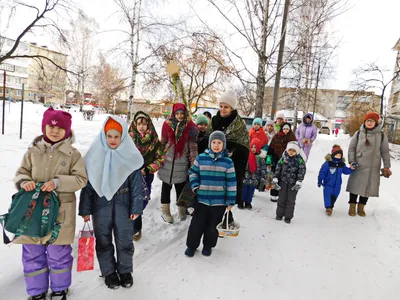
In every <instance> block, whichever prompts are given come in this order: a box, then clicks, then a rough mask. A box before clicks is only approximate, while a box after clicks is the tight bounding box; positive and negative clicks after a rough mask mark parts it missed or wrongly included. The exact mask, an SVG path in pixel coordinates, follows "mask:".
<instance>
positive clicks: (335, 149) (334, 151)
mask: <svg viewBox="0 0 400 300" xmlns="http://www.w3.org/2000/svg"><path fill="white" fill-rule="evenodd" d="M336 154H341V155H342V157H343V150H342V148H340V146H339V145H336V144H335V145H333V147H332V151H331V155H332V157H335V155H336Z"/></svg>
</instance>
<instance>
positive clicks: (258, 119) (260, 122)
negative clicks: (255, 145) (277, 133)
mask: <svg viewBox="0 0 400 300" xmlns="http://www.w3.org/2000/svg"><path fill="white" fill-rule="evenodd" d="M254 124H259V125H260V126H262V120H261V118H255V119H254V120H253V126H254Z"/></svg>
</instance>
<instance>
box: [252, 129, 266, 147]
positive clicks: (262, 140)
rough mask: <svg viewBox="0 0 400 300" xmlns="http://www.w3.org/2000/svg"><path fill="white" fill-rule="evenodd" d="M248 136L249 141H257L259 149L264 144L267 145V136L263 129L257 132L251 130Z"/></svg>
mask: <svg viewBox="0 0 400 300" xmlns="http://www.w3.org/2000/svg"><path fill="white" fill-rule="evenodd" d="M249 136H250V141H251V140H253V139H254V138H257V139H259V140H260V143H261V147H264V146H265V145H266V144H268V136H267V134H266V133H265V130H264V128H263V127H261V128H260V129H259V130H257V131H256V130H255V129H254V128H251V129H250V130H249Z"/></svg>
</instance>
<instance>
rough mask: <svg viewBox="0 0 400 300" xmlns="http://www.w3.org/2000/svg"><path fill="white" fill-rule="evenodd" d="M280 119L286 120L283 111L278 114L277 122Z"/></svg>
mask: <svg viewBox="0 0 400 300" xmlns="http://www.w3.org/2000/svg"><path fill="white" fill-rule="evenodd" d="M278 118H281V119H285V114H284V113H283V111H278V112H277V113H276V117H275V120H276V119H278Z"/></svg>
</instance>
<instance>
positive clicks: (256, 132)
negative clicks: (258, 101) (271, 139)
mask: <svg viewBox="0 0 400 300" xmlns="http://www.w3.org/2000/svg"><path fill="white" fill-rule="evenodd" d="M249 137H250V141H251V140H252V139H258V140H259V141H260V146H261V150H260V151H261V153H260V158H262V159H265V158H266V157H267V151H268V136H267V134H266V133H265V130H264V127H262V120H261V118H255V119H254V120H253V127H252V128H251V129H250V130H249Z"/></svg>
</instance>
